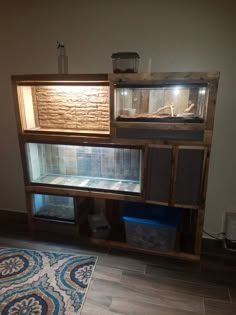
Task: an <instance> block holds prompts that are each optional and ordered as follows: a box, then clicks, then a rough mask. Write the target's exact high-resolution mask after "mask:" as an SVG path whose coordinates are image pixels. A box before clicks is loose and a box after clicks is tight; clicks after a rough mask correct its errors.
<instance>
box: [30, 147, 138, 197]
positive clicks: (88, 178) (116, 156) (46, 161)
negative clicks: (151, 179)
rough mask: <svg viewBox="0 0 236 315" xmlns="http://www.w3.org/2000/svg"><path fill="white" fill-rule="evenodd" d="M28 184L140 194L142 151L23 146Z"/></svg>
mask: <svg viewBox="0 0 236 315" xmlns="http://www.w3.org/2000/svg"><path fill="white" fill-rule="evenodd" d="M26 153H27V162H28V169H29V175H30V182H31V183H37V184H46V185H58V186H70V187H79V188H86V189H90V190H91V189H95V190H103V191H104V190H106V191H115V192H128V193H136V194H140V193H141V177H142V176H141V173H142V149H140V148H130V147H107V146H85V145H84V146H83V145H78V146H76V145H61V144H60V145H57V144H45V143H27V144H26Z"/></svg>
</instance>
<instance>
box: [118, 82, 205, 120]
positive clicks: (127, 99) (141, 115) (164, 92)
mask: <svg viewBox="0 0 236 315" xmlns="http://www.w3.org/2000/svg"><path fill="white" fill-rule="evenodd" d="M207 95H208V88H207V87H206V86H199V85H194V86H193V85H191V86H156V87H153V86H152V87H129V86H117V88H116V94H115V105H116V106H115V115H116V117H115V119H116V120H118V121H144V122H145V121H154V122H155V121H161V122H165V121H166V122H185V121H186V122H203V121H204V117H205V111H206V108H205V107H206V101H207Z"/></svg>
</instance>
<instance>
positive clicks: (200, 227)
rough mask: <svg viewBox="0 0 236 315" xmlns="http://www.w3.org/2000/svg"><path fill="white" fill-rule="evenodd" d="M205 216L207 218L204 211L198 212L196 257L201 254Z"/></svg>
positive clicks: (199, 210)
mask: <svg viewBox="0 0 236 315" xmlns="http://www.w3.org/2000/svg"><path fill="white" fill-rule="evenodd" d="M204 216H205V212H204V209H198V210H197V220H196V223H195V226H196V232H195V245H194V253H195V254H196V255H200V254H201V247H202V246H201V245H202V234H203V224H204Z"/></svg>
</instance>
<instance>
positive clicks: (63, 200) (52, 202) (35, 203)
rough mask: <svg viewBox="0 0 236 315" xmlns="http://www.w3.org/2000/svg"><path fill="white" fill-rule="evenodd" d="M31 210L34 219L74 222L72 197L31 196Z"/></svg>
mask: <svg viewBox="0 0 236 315" xmlns="http://www.w3.org/2000/svg"><path fill="white" fill-rule="evenodd" d="M32 208H33V215H34V216H36V217H41V218H50V219H60V220H65V221H71V222H74V221H75V213H74V199H73V197H64V196H55V195H44V194H32Z"/></svg>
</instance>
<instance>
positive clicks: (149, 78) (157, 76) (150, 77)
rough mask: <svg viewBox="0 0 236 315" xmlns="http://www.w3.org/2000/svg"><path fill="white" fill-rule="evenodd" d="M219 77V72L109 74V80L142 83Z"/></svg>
mask: <svg viewBox="0 0 236 315" xmlns="http://www.w3.org/2000/svg"><path fill="white" fill-rule="evenodd" d="M218 78H219V72H217V71H215V72H214V71H212V72H152V73H120V74H114V73H113V74H109V75H108V79H109V81H113V83H114V82H120V81H121V82H122V81H133V82H135V83H136V82H137V83H138V82H140V81H141V83H147V82H152V83H157V84H158V83H161V82H163V83H165V84H169V83H173V82H176V83H180V84H183V83H190V82H191V83H193V82H194V83H207V82H209V81H214V80H215V79H218Z"/></svg>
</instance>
